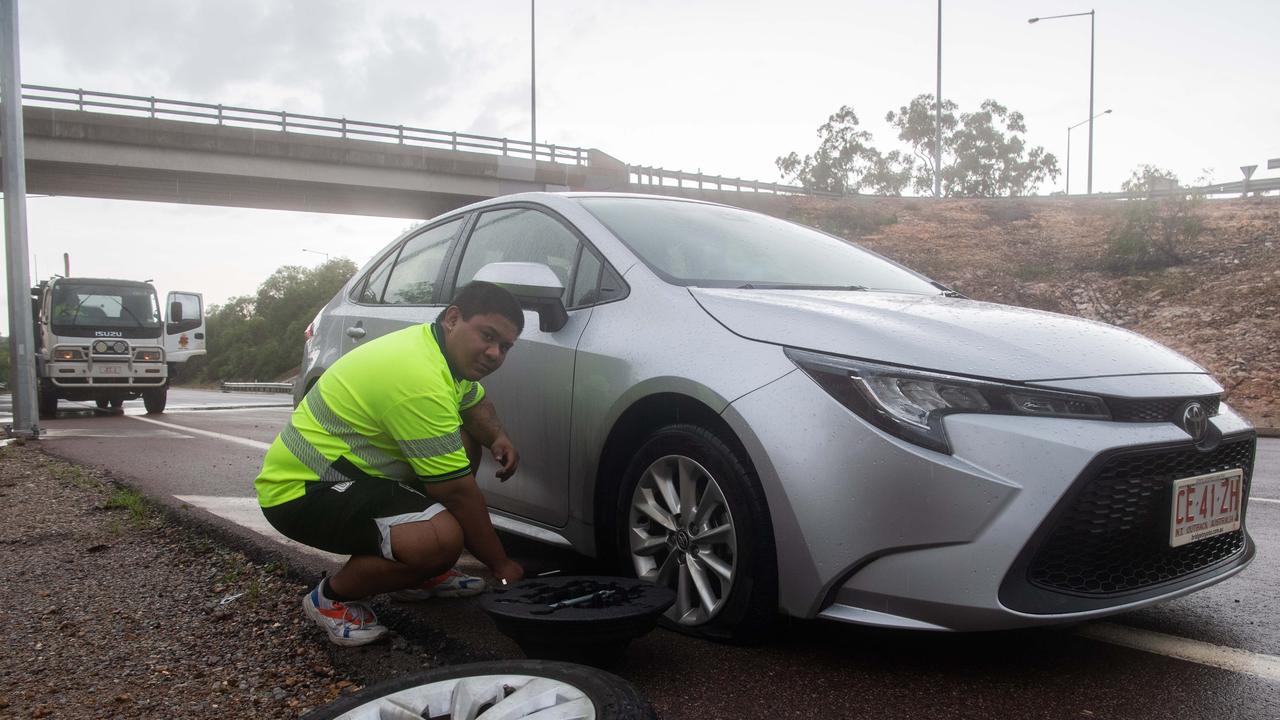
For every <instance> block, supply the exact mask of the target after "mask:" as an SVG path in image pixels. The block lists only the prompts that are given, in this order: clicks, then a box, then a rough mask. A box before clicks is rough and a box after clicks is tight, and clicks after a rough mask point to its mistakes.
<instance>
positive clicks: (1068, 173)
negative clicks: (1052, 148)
mask: <svg viewBox="0 0 1280 720" xmlns="http://www.w3.org/2000/svg"><path fill="white" fill-rule="evenodd" d="M1110 113H1111V109H1110V108H1108V109H1106V110H1103V111H1102V112H1100V113H1098V114H1097V115H1093V116H1092V117H1090V118H1089V119H1088V120H1081V121H1080V122H1078V123H1076V124H1075V125H1072V126H1071V127H1069V128H1067V194H1068V195H1070V194H1071V131H1072V130H1075V129H1076V128H1078V127H1080V126H1081V125H1083V124H1085V123H1089V131H1090V132H1093V119H1094V118H1097V117H1102V116H1103V115H1109V114H1110ZM1090 137H1091V138H1092V136H1090ZM1091 146H1092V145H1091ZM1090 160H1092V158H1090ZM1089 168H1090V171H1092V169H1093V165H1092V163H1090V165H1089ZM1092 189H1093V188H1092V186H1090V193H1089V194H1090V195H1092V194H1093V193H1092Z"/></svg>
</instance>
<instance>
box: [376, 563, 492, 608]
mask: <svg viewBox="0 0 1280 720" xmlns="http://www.w3.org/2000/svg"><path fill="white" fill-rule="evenodd" d="M484 588H485V584H484V578H478V577H475V576H474V575H467V574H466V573H464V572H462V571H461V570H458V569H457V568H453V569H451V570H449V571H448V572H446V573H445V574H443V575H437V576H435V577H433V578H431V579H430V580H428V581H426V582H424V583H422V585H420V586H419V587H416V588H409V589H407V590H397V591H395V592H393V593H388V595H390V597H391V599H392V600H400V601H401V602H419V601H421V600H429V599H431V598H433V597H443V598H460V597H471V596H473V595H479V594H480V593H482V592H484Z"/></svg>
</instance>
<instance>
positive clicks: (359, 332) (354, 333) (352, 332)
mask: <svg viewBox="0 0 1280 720" xmlns="http://www.w3.org/2000/svg"><path fill="white" fill-rule="evenodd" d="M347 337H350V338H354V339H356V340H359V339H360V338H362V337H364V328H362V327H349V328H347Z"/></svg>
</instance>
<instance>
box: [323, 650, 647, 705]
mask: <svg viewBox="0 0 1280 720" xmlns="http://www.w3.org/2000/svg"><path fill="white" fill-rule="evenodd" d="M499 700H502V701H504V709H507V710H508V711H507V712H506V713H504V714H503V715H502V717H504V718H523V717H529V716H533V715H535V714H539V716H540V717H541V716H544V715H540V713H544V712H545V713H546V714H547V715H553V716H554V717H565V718H593V719H594V720H656V718H657V716H656V715H655V714H654V712H653V708H652V707H650V705H649V703H648V702H646V701H645V699H644V698H643V697H641V696H640V693H638V692H637V691H636V689H635V688H634V687H632V686H631V684H630V683H628V682H627V681H626V680H623V679H622V678H620V677H618V676H616V675H613V674H610V673H607V672H604V671H602V670H596V669H594V668H588V667H584V666H582V665H573V664H570V663H562V662H550V661H546V660H509V661H503V662H483V663H471V664H469V665H455V666H453V667H443V668H437V669H435V670H428V671H426V672H422V673H415V674H412V675H406V676H404V677H401V678H397V679H395V680H389V681H387V682H384V683H379V684H377V685H373V686H371V687H367V688H365V689H363V690H360V691H359V692H356V693H353V694H351V695H349V696H347V697H345V698H342V699H340V700H338V701H336V702H334V703H333V704H331V705H328V706H326V707H323V708H319V709H317V710H315V711H313V712H311V713H308V714H307V715H306V716H305V717H304V720H341V719H344V718H351V719H354V718H367V717H384V716H385V717H392V716H394V717H401V714H403V716H404V717H419V716H420V717H424V718H426V717H430V718H476V720H480V719H481V718H485V717H488V715H486V714H485V711H486V710H487V709H488V708H489V707H491V706H492V705H494V704H496V702H497V701H499ZM548 703H550V707H549V706H548ZM512 706H514V707H512ZM382 710H386V711H387V713H386V715H383V714H382V712H381V711H382ZM557 711H558V713H559V714H556V712H557Z"/></svg>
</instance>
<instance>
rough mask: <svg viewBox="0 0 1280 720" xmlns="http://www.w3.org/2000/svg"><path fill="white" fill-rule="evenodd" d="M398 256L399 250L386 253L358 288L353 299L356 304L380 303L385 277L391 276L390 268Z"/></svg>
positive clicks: (385, 284) (385, 283) (385, 282)
mask: <svg viewBox="0 0 1280 720" xmlns="http://www.w3.org/2000/svg"><path fill="white" fill-rule="evenodd" d="M399 254H400V248H396V249H395V250H392V251H391V252H389V253H387V256H386V257H385V258H383V259H382V262H380V263H378V266H377V267H375V268H374V269H373V271H372V272H370V273H369V276H368V279H367V280H366V282H365V283H364V285H362V286H361V287H360V291H359V294H358V295H357V296H356V298H355V301H356V302H358V303H364V304H366V305H372V304H376V303H380V302H382V289H383V288H385V287H386V286H387V276H388V275H390V274H391V268H392V266H394V265H395V260H396V256H397V255H399Z"/></svg>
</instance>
